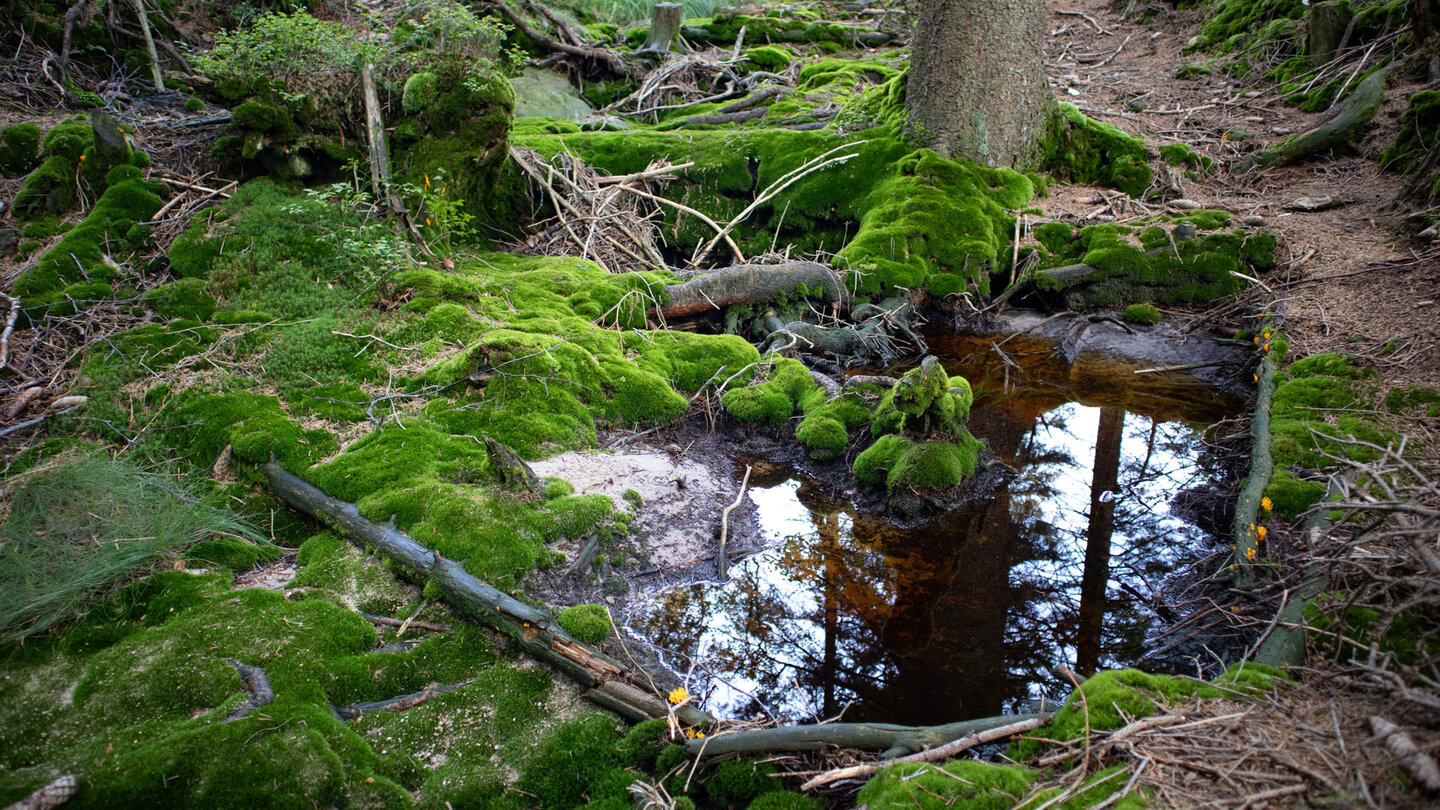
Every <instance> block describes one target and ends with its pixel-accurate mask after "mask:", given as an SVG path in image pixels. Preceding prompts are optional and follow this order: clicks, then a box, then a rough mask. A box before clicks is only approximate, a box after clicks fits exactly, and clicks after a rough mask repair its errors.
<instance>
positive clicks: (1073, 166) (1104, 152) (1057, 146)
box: [1041, 102, 1153, 197]
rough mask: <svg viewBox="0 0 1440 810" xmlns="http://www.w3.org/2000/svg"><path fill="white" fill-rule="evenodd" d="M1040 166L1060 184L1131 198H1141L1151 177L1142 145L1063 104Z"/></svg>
mask: <svg viewBox="0 0 1440 810" xmlns="http://www.w3.org/2000/svg"><path fill="white" fill-rule="evenodd" d="M1041 164H1042V166H1043V167H1044V168H1045V169H1046V170H1047V171H1050V172H1053V173H1054V174H1055V175H1056V176H1057V177H1059V178H1060V179H1062V180H1070V181H1072V182H1076V183H1098V184H1100V185H1106V186H1112V187H1114V188H1118V189H1120V190H1121V191H1123V192H1125V193H1126V194H1129V195H1130V196H1132V197H1140V196H1141V195H1143V194H1144V193H1145V190H1146V189H1147V188H1149V187H1150V178H1151V177H1152V176H1153V172H1152V171H1151V169H1150V162H1149V153H1148V150H1147V149H1146V148H1145V143H1144V142H1143V141H1141V140H1140V139H1139V138H1136V137H1134V136H1132V135H1127V134H1126V133H1124V132H1122V131H1121V130H1119V129H1118V128H1116V127H1114V126H1112V125H1111V124H1107V123H1105V122H1104V121H1097V120H1095V119H1093V118H1090V117H1088V116H1086V115H1085V114H1084V113H1082V112H1080V110H1079V109H1077V108H1076V107H1075V106H1074V105H1073V104H1066V103H1064V102H1061V103H1060V115H1059V116H1057V117H1056V119H1055V125H1054V127H1053V128H1052V130H1051V132H1050V133H1049V134H1047V135H1046V136H1045V145H1044V147H1043V148H1042V160H1041Z"/></svg>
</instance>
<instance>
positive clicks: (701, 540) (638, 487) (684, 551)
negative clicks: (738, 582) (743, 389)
mask: <svg viewBox="0 0 1440 810" xmlns="http://www.w3.org/2000/svg"><path fill="white" fill-rule="evenodd" d="M530 466H531V468H533V469H534V470H535V473H536V474H537V475H541V476H547V477H555V478H563V479H565V480H566V481H569V482H570V483H571V484H574V485H575V494H577V495H596V494H599V495H606V496H609V498H610V500H611V501H613V502H614V503H615V509H616V510H617V511H631V510H633V507H632V506H631V504H630V503H629V501H626V500H625V498H624V493H625V491H626V490H630V489H633V490H635V491H636V492H638V493H640V497H641V498H643V499H644V505H643V506H641V508H640V510H639V513H638V515H637V518H636V520H635V521H634V522H632V523H631V524H630V527H631V530H632V531H633V532H634V533H635V536H636V537H637V539H638V540H639V541H640V542H641V543H643V544H644V545H645V547H646V548H647V549H648V550H649V551H650V561H651V562H653V563H654V564H655V565H658V566H659V567H660V568H662V569H665V568H675V567H678V566H684V565H688V564H690V563H693V562H695V561H697V560H699V559H702V558H703V557H706V556H713V555H714V553H715V552H714V540H713V538H712V534H713V530H714V527H716V526H718V525H719V524H720V512H721V510H723V509H724V508H725V507H726V506H729V505H730V504H731V503H732V502H734V500H735V494H736V493H737V492H738V491H739V489H740V485H739V482H738V481H735V480H734V479H733V476H732V475H731V469H730V464H729V462H727V461H724V460H711V461H708V462H702V461H700V460H698V459H694V458H689V457H687V456H686V455H684V454H674V455H672V454H671V453H668V452H665V451H662V450H656V449H653V448H648V447H643V448H637V449H634V450H631V451H630V452H615V453H608V452H604V453H602V452H569V453H563V454H561V455H558V456H555V457H554V458H549V459H546V460H544V461H537V462H532V463H531V465H530Z"/></svg>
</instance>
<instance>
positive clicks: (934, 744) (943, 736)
mask: <svg viewBox="0 0 1440 810" xmlns="http://www.w3.org/2000/svg"><path fill="white" fill-rule="evenodd" d="M1041 717H1042V715H1039V714H1009V715H1004V716H1001V717H985V718H981V719H979V720H962V721H960V722H958V723H946V724H945V725H943V726H897V725H892V724H890V723H828V724H824V725H812V726H786V727H782V728H762V729H756V730H753V731H737V732H734V733H732V734H726V733H724V732H721V733H719V734H716V735H714V736H711V737H705V738H701V739H695V740H690V741H689V742H687V743H686V744H685V749H686V751H687V753H689V754H690V755H691V756H703V757H718V756H723V755H725V754H765V753H773V752H778V751H819V750H821V749H824V748H864V749H870V750H876V749H879V750H883V751H885V752H886V754H887V755H891V756H896V755H900V754H908V753H913V752H916V751H924V750H925V749H927V748H938V747H939V746H942V745H945V744H946V743H949V742H952V741H954V740H958V739H961V738H963V737H965V736H966V735H967V734H980V733H983V732H986V731H990V730H992V729H997V728H1002V727H1004V726H1008V725H1011V724H1012V723H1020V722H1024V721H1026V720H1038V719H1040V718H1041Z"/></svg>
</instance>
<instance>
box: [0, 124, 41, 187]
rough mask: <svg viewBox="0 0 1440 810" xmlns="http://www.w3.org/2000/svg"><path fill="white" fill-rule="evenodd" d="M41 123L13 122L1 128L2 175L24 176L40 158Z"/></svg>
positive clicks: (0, 158) (0, 154) (0, 166)
mask: <svg viewBox="0 0 1440 810" xmlns="http://www.w3.org/2000/svg"><path fill="white" fill-rule="evenodd" d="M40 132H41V130H40V125H39V124H36V123H33V122H28V121H27V122H25V123H21V124H11V125H10V126H8V127H5V128H4V129H0V175H3V176H5V177H24V176H25V175H27V174H29V173H30V171H31V170H32V169H34V168H35V166H36V165H37V164H38V163H39V160H40Z"/></svg>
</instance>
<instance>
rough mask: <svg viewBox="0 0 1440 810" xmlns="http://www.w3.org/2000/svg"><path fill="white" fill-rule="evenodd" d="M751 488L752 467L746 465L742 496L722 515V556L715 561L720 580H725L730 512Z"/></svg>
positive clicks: (741, 490)
mask: <svg viewBox="0 0 1440 810" xmlns="http://www.w3.org/2000/svg"><path fill="white" fill-rule="evenodd" d="M749 488H750V465H749V464H746V465H745V479H744V480H742V481H741V482H740V494H739V495H736V496H735V502H734V503H732V504H730V505H729V506H727V507H725V509H724V511H722V512H721V513H720V554H719V556H718V557H717V558H716V560H715V567H716V569H718V570H719V572H720V579H722V580H723V579H725V576H726V571H725V537H726V534H727V533H728V532H729V530H730V512H731V511H732V510H734V509H735V508H736V507H737V506H739V505H740V502H741V501H743V500H745V491H746V490H748V489H749Z"/></svg>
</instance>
